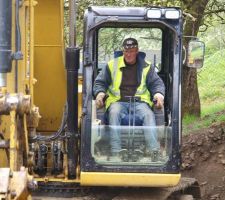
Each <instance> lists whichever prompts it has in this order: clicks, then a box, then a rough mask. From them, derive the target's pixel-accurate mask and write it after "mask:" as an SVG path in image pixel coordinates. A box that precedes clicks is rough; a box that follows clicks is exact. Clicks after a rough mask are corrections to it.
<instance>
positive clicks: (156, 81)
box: [146, 67, 165, 97]
mask: <svg viewBox="0 0 225 200" xmlns="http://www.w3.org/2000/svg"><path fill="white" fill-rule="evenodd" d="M146 84H147V88H148V90H149V91H150V93H151V96H152V97H153V96H154V95H155V94H156V93H160V94H162V95H163V96H165V85H164V83H163V81H162V79H161V78H160V77H159V75H158V74H157V73H156V71H155V69H154V67H151V68H150V70H149V72H148V74H147V78H146Z"/></svg>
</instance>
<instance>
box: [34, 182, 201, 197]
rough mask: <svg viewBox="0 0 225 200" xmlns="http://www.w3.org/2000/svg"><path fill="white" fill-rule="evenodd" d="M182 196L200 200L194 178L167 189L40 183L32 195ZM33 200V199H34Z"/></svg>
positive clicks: (198, 189)
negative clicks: (191, 196) (186, 195)
mask: <svg viewBox="0 0 225 200" xmlns="http://www.w3.org/2000/svg"><path fill="white" fill-rule="evenodd" d="M182 194H191V195H193V197H194V198H195V199H201V195H200V187H199V185H198V183H197V181H196V179H194V178H182V179H181V181H180V183H179V184H178V185H177V186H175V187H168V188H121V187H117V188H115V187H111V188H109V187H80V186H79V185H78V184H74V183H59V182H48V183H44V182H40V183H39V184H38V190H36V191H35V192H34V193H33V195H34V196H35V197H36V198H38V200H42V199H47V197H58V198H60V199H63V198H73V197H78V198H73V199H83V198H84V199H86V200H87V199H91V200H95V199H96V200H99V199H102V200H106V199H107V200H137V199H141V200H145V199H146V200H156V199H157V200H167V199H169V200H174V199H179V196H180V195H182ZM34 200H35V198H34Z"/></svg>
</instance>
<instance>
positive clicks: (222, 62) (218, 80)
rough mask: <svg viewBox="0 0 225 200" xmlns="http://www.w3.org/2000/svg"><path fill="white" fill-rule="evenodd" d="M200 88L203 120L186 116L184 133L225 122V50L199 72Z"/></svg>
mask: <svg viewBox="0 0 225 200" xmlns="http://www.w3.org/2000/svg"><path fill="white" fill-rule="evenodd" d="M198 87H199V93H200V99H201V108H202V112H201V118H200V119H196V118H195V117H193V116H186V117H185V118H184V120H183V132H184V134H187V133H188V132H189V131H191V130H193V129H199V128H203V127H208V126H210V125H211V124H212V123H215V122H221V121H225V115H224V113H225V112H220V111H223V110H225V49H224V50H220V51H217V52H215V53H214V54H212V55H210V56H208V58H206V59H205V63H204V67H203V68H202V69H201V70H200V71H199V72H198Z"/></svg>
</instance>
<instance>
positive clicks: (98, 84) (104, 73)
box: [93, 65, 112, 97]
mask: <svg viewBox="0 0 225 200" xmlns="http://www.w3.org/2000/svg"><path fill="white" fill-rule="evenodd" d="M111 82H112V79H111V73H110V71H109V66H108V65H105V67H103V68H102V70H101V72H100V73H99V74H98V76H97V77H96V79H95V81H94V87H93V95H94V97H96V96H97V94H98V93H99V92H104V93H106V92H107V90H108V87H109V85H110V84H111Z"/></svg>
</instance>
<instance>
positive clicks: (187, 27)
mask: <svg viewBox="0 0 225 200" xmlns="http://www.w3.org/2000/svg"><path fill="white" fill-rule="evenodd" d="M66 2H68V0H65V3H66ZM76 4H77V34H76V38H77V45H78V46H81V45H82V35H83V34H82V30H83V16H84V10H85V9H87V7H88V6H91V5H98V6H151V5H158V6H179V7H181V8H182V10H183V13H184V32H183V33H184V36H197V35H198V34H199V33H200V32H202V31H206V30H207V29H208V28H210V27H211V26H214V25H215V24H224V23H225V14H224V13H225V3H224V0H163V1H161V0H122V1H121V0H77V1H76ZM203 36H204V35H203ZM188 40H190V37H184V40H183V42H184V45H185V44H186V43H187V42H188ZM224 41H225V40H223V42H224ZM182 97H183V100H182V111H183V115H187V114H190V115H195V116H200V113H201V106H200V98H199V91H198V85H197V70H196V69H191V68H188V67H186V66H185V65H184V66H183V88H182Z"/></svg>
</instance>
